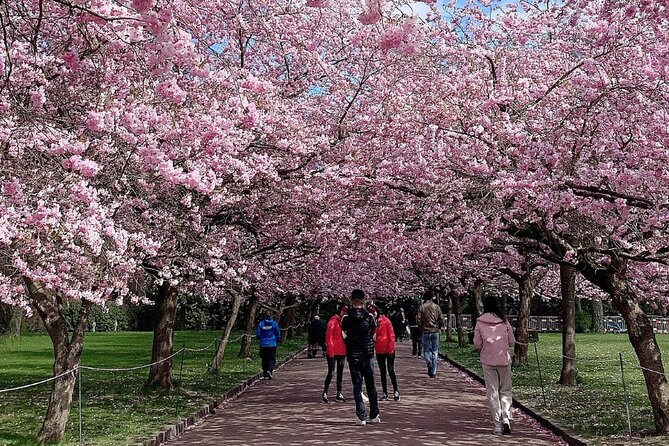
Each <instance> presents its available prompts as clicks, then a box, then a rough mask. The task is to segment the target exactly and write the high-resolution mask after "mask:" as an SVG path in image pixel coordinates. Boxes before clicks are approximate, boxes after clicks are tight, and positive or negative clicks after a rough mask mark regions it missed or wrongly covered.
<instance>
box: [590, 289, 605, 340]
mask: <svg viewBox="0 0 669 446" xmlns="http://www.w3.org/2000/svg"><path fill="white" fill-rule="evenodd" d="M590 330H591V331H592V332H593V333H604V305H603V304H602V300H601V299H600V298H598V297H593V298H592V324H591V325H590Z"/></svg>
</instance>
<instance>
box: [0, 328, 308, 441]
mask: <svg viewBox="0 0 669 446" xmlns="http://www.w3.org/2000/svg"><path fill="white" fill-rule="evenodd" d="M152 335H153V333H151V332H116V333H89V334H87V335H86V341H85V347H84V352H83V356H82V364H83V365H87V366H92V367H108V368H124V367H132V366H137V365H142V364H147V363H149V362H151V342H152ZM240 335H241V333H233V334H232V335H231V339H237V338H239V336H240ZM216 336H220V332H213V331H201V332H176V333H175V336H174V347H175V351H177V350H179V349H180V348H181V347H182V346H186V347H189V348H193V349H197V348H203V347H206V346H207V345H209V344H210V343H211V342H212V341H213V340H214V338H215V337H216ZM305 345H306V339H305V338H303V337H294V338H293V339H292V340H290V341H288V342H285V343H282V344H280V346H279V349H278V353H277V361H280V360H282V359H284V358H286V357H288V356H290V355H292V354H293V353H295V352H297V351H299V350H300V349H302V348H303V347H304V346H305ZM239 348H240V341H239V340H238V339H237V340H236V341H235V342H231V343H230V344H229V345H228V347H227V349H226V353H225V358H224V360H223V364H222V370H221V373H220V374H219V376H218V377H216V376H214V375H212V374H210V373H208V371H207V364H208V363H209V362H211V359H212V357H213V354H214V346H213V345H212V346H211V347H210V348H209V349H208V350H205V351H202V352H191V351H188V352H186V353H185V355H184V356H183V368H182V367H181V361H182V357H181V355H177V356H176V357H175V358H174V363H173V377H174V380H175V381H176V383H177V384H179V377H180V376H181V385H178V386H177V387H176V389H175V390H172V391H163V392H151V391H147V390H146V389H144V387H143V385H144V382H145V381H146V378H147V376H148V369H140V370H137V371H131V372H99V371H89V370H83V371H82V406H83V411H82V413H83V436H84V442H85V444H90V445H93V444H94V445H102V446H106V445H133V444H137V443H138V442H141V441H143V440H144V439H146V438H147V437H148V436H149V435H150V434H151V433H153V432H155V431H156V430H158V429H159V428H161V427H162V426H164V425H166V424H169V423H172V422H174V421H176V420H178V419H179V417H182V416H186V415H189V414H190V413H192V412H194V411H195V410H196V409H198V408H200V407H201V406H203V405H205V404H208V403H211V402H212V401H214V400H215V399H216V398H217V397H219V396H220V395H222V394H224V393H225V392H226V391H228V390H230V389H232V388H234V387H236V386H237V385H239V384H240V383H241V382H244V381H246V380H247V379H248V378H249V377H250V376H252V375H254V374H256V373H258V372H259V371H261V367H260V359H258V343H257V342H254V343H253V345H252V350H251V352H252V355H253V357H254V359H253V360H245V359H239V358H237V354H238V352H239ZM52 368H53V352H52V347H51V342H50V340H49V337H48V336H47V335H42V334H30V335H24V336H21V337H20V338H18V339H0V389H6V388H10V387H16V386H21V385H24V384H28V383H32V382H37V381H40V380H42V379H45V378H47V377H49V376H51V374H52ZM50 389H51V387H50V384H42V385H39V386H36V387H32V388H29V389H25V390H21V391H17V392H9V393H0V445H1V446H27V445H35V444H37V443H36V439H35V438H36V435H37V432H38V431H39V429H40V427H41V422H42V418H43V416H44V414H45V412H46V407H47V402H48V397H49V392H50ZM77 404H78V401H77V389H75V395H74V401H73V404H72V411H71V413H70V419H69V422H68V427H67V431H66V434H65V439H64V440H63V441H62V442H61V443H60V445H72V444H78V442H79V426H78V417H79V414H78V410H77Z"/></svg>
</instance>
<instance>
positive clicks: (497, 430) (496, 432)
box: [492, 424, 502, 435]
mask: <svg viewBox="0 0 669 446" xmlns="http://www.w3.org/2000/svg"><path fill="white" fill-rule="evenodd" d="M492 434H493V435H502V425H501V424H496V425H495V429H493V431H492Z"/></svg>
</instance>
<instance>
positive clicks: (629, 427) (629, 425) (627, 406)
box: [620, 353, 632, 437]
mask: <svg viewBox="0 0 669 446" xmlns="http://www.w3.org/2000/svg"><path fill="white" fill-rule="evenodd" d="M620 375H621V376H622V379H623V395H625V410H626V411H627V433H628V435H629V436H630V437H631V436H632V420H631V419H630V402H629V397H628V396H627V385H626V384H625V367H624V366H623V354H622V353H620Z"/></svg>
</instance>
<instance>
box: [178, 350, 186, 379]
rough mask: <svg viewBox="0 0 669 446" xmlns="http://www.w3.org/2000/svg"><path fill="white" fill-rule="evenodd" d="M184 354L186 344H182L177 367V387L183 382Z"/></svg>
mask: <svg viewBox="0 0 669 446" xmlns="http://www.w3.org/2000/svg"><path fill="white" fill-rule="evenodd" d="M184 356H186V344H184V346H183V348H182V349H181V366H180V367H179V387H181V385H182V382H183V374H184Z"/></svg>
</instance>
